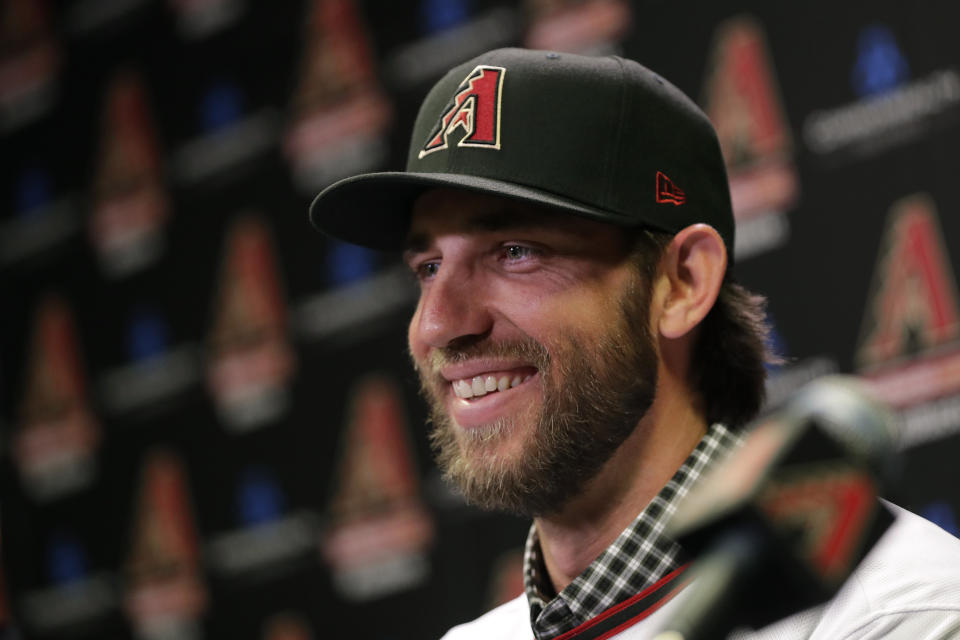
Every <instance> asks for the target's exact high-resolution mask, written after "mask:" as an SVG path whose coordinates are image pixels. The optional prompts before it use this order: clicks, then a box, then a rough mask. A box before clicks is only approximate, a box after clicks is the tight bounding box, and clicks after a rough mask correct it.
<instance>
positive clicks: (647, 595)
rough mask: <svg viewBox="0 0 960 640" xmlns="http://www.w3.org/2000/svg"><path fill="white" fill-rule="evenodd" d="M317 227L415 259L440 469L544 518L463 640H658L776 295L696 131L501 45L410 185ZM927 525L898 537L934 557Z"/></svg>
mask: <svg viewBox="0 0 960 640" xmlns="http://www.w3.org/2000/svg"><path fill="white" fill-rule="evenodd" d="M311 219H312V221H313V223H314V225H315V226H317V227H318V228H319V229H321V230H323V231H325V232H326V233H329V234H331V235H333V236H335V237H338V238H341V239H344V240H347V241H350V242H354V243H357V244H361V245H364V246H368V247H373V248H379V249H392V250H403V251H404V258H405V260H406V262H407V264H408V265H409V266H410V268H411V270H412V271H413V273H414V274H415V275H416V277H417V279H418V281H419V283H420V299H419V304H418V306H417V309H416V312H415V314H414V316H413V318H412V320H411V323H410V329H409V346H410V353H411V356H412V359H413V362H414V365H415V367H416V369H417V371H418V373H419V375H420V378H421V382H422V386H423V389H424V394H425V396H426V398H427V399H428V401H429V403H430V405H431V415H432V423H433V431H432V434H431V438H432V441H433V443H434V445H435V448H436V450H437V454H438V461H439V464H440V466H441V468H442V469H443V471H444V474H445V475H446V477H447V478H448V479H450V480H451V481H452V482H454V483H455V484H456V485H457V486H458V487H459V489H460V490H461V492H462V493H463V495H464V496H465V497H466V499H467V500H468V501H469V502H471V503H473V504H476V505H479V506H481V507H484V508H489V509H501V510H507V511H510V512H513V513H518V514H523V515H527V516H530V517H532V518H533V521H534V524H533V526H532V527H531V530H530V534H529V536H528V539H527V546H526V553H525V558H524V565H525V566H524V572H525V573H524V581H525V593H524V595H523V596H522V597H520V598H517V599H516V600H514V601H512V602H510V603H508V604H506V605H504V606H502V607H500V608H498V609H495V610H494V611H492V612H490V613H488V614H487V615H485V616H483V617H481V618H480V619H478V620H477V621H474V622H473V623H469V624H466V625H461V626H459V627H456V628H454V629H453V630H451V632H450V633H449V634H448V637H449V638H450V640H468V639H474V638H476V639H484V640H487V639H500V638H507V639H516V640H520V639H523V640H529V639H531V638H536V639H537V640H547V639H551V638H559V637H563V638H564V639H567V638H574V637H576V638H580V639H581V640H587V639H588V638H601V637H602V638H609V637H614V636H616V637H622V638H628V637H629V638H641V637H650V634H651V629H653V628H654V624H653V623H655V622H656V619H657V616H658V615H659V614H658V611H660V610H662V607H663V605H664V604H666V603H667V602H668V601H669V600H670V599H671V598H672V597H673V596H674V595H675V594H676V593H677V592H678V591H679V589H678V586H679V584H680V583H681V581H682V577H683V571H684V566H683V565H682V562H683V560H682V558H681V551H680V549H679V548H678V546H677V545H676V544H675V543H673V542H672V541H671V540H669V539H668V538H667V537H666V536H665V535H664V533H663V530H664V526H665V523H666V520H667V518H668V517H669V516H670V515H671V514H672V513H673V512H674V511H675V510H676V506H677V502H678V501H679V499H680V498H681V497H682V496H683V495H684V494H686V493H687V492H688V491H689V489H690V487H691V486H692V485H693V484H694V483H695V482H696V481H697V480H698V478H700V477H701V476H702V474H703V472H704V471H705V470H706V469H707V468H708V467H710V466H713V465H715V464H716V463H717V462H718V461H719V460H720V459H721V458H722V457H724V456H725V455H726V454H727V453H728V452H729V451H731V450H732V449H733V448H735V447H736V446H737V444H738V442H739V440H740V437H739V435H738V429H739V427H741V426H742V425H743V424H744V423H746V422H747V421H748V420H750V418H751V417H752V416H753V415H754V414H755V413H756V412H757V410H758V409H759V407H760V405H761V404H762V400H763V388H764V362H765V360H766V358H767V353H766V349H765V338H766V325H765V323H764V320H763V318H764V314H763V308H762V306H763V305H762V299H761V298H760V297H758V296H755V295H753V294H750V293H749V292H748V291H746V290H745V289H743V288H742V287H740V286H739V285H737V284H736V283H735V282H734V281H733V279H732V277H731V262H732V248H733V234H734V222H733V214H732V211H731V207H730V196H729V190H728V186H727V178H726V174H725V170H724V166H723V159H722V156H721V153H720V149H719V146H718V143H717V139H716V135H715V133H714V131H713V128H712V127H711V125H710V123H709V121H708V120H707V118H706V116H705V115H704V114H703V113H702V112H701V111H700V110H699V109H698V108H697V107H696V106H695V105H694V104H693V103H692V102H691V101H690V100H689V99H688V98H687V97H686V96H684V95H683V94H682V93H681V92H680V91H679V90H677V89H676V88H674V87H673V86H672V85H670V84H669V83H667V82H666V81H664V80H663V79H662V78H660V77H659V76H658V75H656V74H655V73H653V72H651V71H649V70H648V69H646V68H644V67H642V66H641V65H639V64H637V63H636V62H633V61H630V60H624V59H621V58H616V57H607V58H588V57H580V56H573V55H567V54H557V53H548V52H541V51H524V50H519V49H502V50H497V51H492V52H489V53H487V54H484V55H482V56H480V57H478V58H477V59H475V60H472V61H470V62H468V63H465V64H464V65H462V66H460V67H457V68H455V69H453V70H452V71H451V72H450V73H448V74H447V75H446V76H445V77H444V78H443V79H441V80H440V81H439V82H438V83H437V84H436V85H435V86H434V88H433V89H432V90H431V92H430V93H429V95H428V96H427V98H426V99H425V101H424V103H423V106H422V107H421V110H420V112H419V115H418V117H417V121H416V124H415V126H414V131H413V137H412V141H411V147H410V152H409V155H408V161H407V170H406V171H404V172H395V173H377V174H367V175H362V176H356V177H353V178H348V179H346V180H343V181H340V182H338V183H336V184H334V185H332V186H331V187H329V188H328V189H326V190H325V191H324V192H323V193H321V194H320V195H319V196H318V197H317V199H316V200H315V202H314V204H313V206H312V208H311ZM915 520H919V519H916V518H913V519H912V520H910V521H909V524H910V526H915V527H916V528H918V529H916V530H911V531H910V532H909V533H905V534H901V538H903V537H904V536H906V538H909V537H910V536H915V535H920V536H926V537H928V538H931V540H932V541H931V542H930V546H929V547H928V549H929V550H935V549H942V548H943V547H944V544H945V543H944V541H943V539H941V538H939V537H938V536H939V535H940V534H942V532H940V534H936V533H933V534H931V533H930V532H929V531H927V530H926V529H924V528H923V527H924V526H929V525H923V524H916V523H915V522H914V521H915ZM903 526H907V525H901V528H903ZM921 529H922V531H921V532H920V533H918V531H920V530H921ZM924 532H926V533H924ZM943 537H945V538H949V537H948V536H946V534H943ZM945 553H946V554H947V555H949V554H950V553H953V554H954V556H956V558H957V560H958V563H960V553H958V552H957V551H956V549H953V550H952V551H947V552H945ZM940 557H941V559H942V557H943V556H942V555H941V556H940ZM957 566H960V564H958V565H957ZM874 582H876V580H874ZM866 591H867V592H869V593H870V594H871V598H870V600H871V603H872V605H875V604H876V603H878V602H885V601H884V599H883V597H880V596H877V597H873V596H874V594H873V592H871V591H870V589H869V588H868V589H866ZM872 605H871V606H872ZM932 610H933V612H934V613H932V614H930V615H931V616H935V615H939V614H940V613H942V611H943V609H942V608H937V607H933V609H932ZM952 611H954V612H956V607H955V608H954V609H952ZM625 612H626V613H625ZM626 614H629V615H626ZM869 614H870V609H869V607H868V606H866V605H864V607H860V608H855V610H850V611H844V612H843V613H842V614H841V615H839V616H834V618H836V619H837V620H840V622H838V623H837V624H841V623H842V624H848V623H849V624H850V625H853V627H856V625H858V624H860V625H861V626H863V625H862V624H861V622H862V621H861V620H860V619H858V618H856V616H861V617H864V618H865V617H866V616H868V615H869ZM954 615H955V613H954ZM931 619H932V618H931ZM613 620H617V621H618V622H617V624H616V625H614V624H613V622H612V621H613ZM924 620H925V621H929V619H927V618H924ZM818 621H819V617H816V616H815V617H813V618H809V619H804V622H803V623H802V624H801V625H799V626H798V625H794V627H793V628H792V629H793V631H792V634H793V635H791V633H787V634H786V635H783V636H779V635H774V636H771V637H801V636H798V635H797V630H798V629H804V630H805V631H804V633H805V635H803V636H802V637H807V636H811V633H812V632H813V630H814V628H816V627H817V625H818V624H819V622H818ZM804 625H805V626H804ZM838 628H844V627H842V626H841V627H830V626H829V625H827V626H825V627H822V629H825V631H822V633H823V635H820V636H812V637H822V638H837V637H845V636H841V635H832V634H834V633H836V630H837V629H838ZM931 637H934V636H931ZM936 637H940V636H936ZM944 637H946V636H944Z"/></svg>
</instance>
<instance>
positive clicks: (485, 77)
mask: <svg viewBox="0 0 960 640" xmlns="http://www.w3.org/2000/svg"><path fill="white" fill-rule="evenodd" d="M506 73H507V70H506V69H504V68H503V67H491V66H487V65H477V66H476V67H475V68H474V69H473V71H471V72H470V73H469V74H467V77H466V78H464V79H463V82H461V83H460V86H459V87H457V91H456V93H455V94H454V95H453V99H452V100H451V101H450V103H449V104H448V105H447V107H446V109H444V110H443V114H441V116H440V120H439V122H437V124H436V126H435V127H434V128H433V130H432V131H431V132H430V135H429V137H428V138H427V143H426V144H425V145H424V146H423V149H421V150H420V155H419V156H418V157H419V158H423V157H424V156H426V155H427V154H430V153H433V152H434V151H439V150H441V149H446V148H447V139H448V138H449V136H450V134H451V133H453V130H454V129H456V128H457V127H462V128H463V130H464V132H465V133H466V135H465V136H464V137H463V138H462V139H461V140H460V142H458V143H457V146H458V147H482V148H487V149H499V148H500V98H501V93H502V88H503V76H504V75H506Z"/></svg>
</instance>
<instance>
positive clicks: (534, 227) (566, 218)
mask: <svg viewBox="0 0 960 640" xmlns="http://www.w3.org/2000/svg"><path fill="white" fill-rule="evenodd" d="M513 230H515V231H539V232H551V233H557V234H571V235H576V236H578V237H582V238H583V239H584V240H588V239H591V238H596V239H599V240H602V241H604V242H608V243H616V244H619V243H621V242H623V239H624V237H625V236H626V234H625V233H624V230H623V229H622V228H620V227H617V226H614V225H611V224H606V223H603V222H596V221H594V220H588V219H586V218H581V217H579V216H575V215H571V214H568V213H565V212H562V211H558V210H556V209H550V208H549V207H543V206H540V205H534V204H530V203H526V202H522V201H518V200H513V199H510V198H504V197H501V196H496V195H490V194H485V193H474V192H470V191H463V190H456V189H431V190H430V191H427V192H425V193H424V194H423V195H421V196H420V197H419V198H417V200H416V201H415V203H414V205H413V209H412V214H411V221H410V231H409V233H408V234H407V241H406V247H407V249H408V250H416V249H418V248H421V247H423V246H425V245H428V244H429V243H430V241H431V240H432V239H433V238H436V237H437V236H440V235H444V234H451V233H457V234H461V233H476V234H481V233H484V232H497V231H513Z"/></svg>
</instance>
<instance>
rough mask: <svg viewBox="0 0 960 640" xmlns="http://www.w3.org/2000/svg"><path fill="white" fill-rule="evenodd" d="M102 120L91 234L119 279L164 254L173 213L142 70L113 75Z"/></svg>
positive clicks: (106, 264)
mask: <svg viewBox="0 0 960 640" xmlns="http://www.w3.org/2000/svg"><path fill="white" fill-rule="evenodd" d="M102 122H103V124H102V132H101V138H100V139H101V142H100V155H99V158H97V172H96V176H95V178H94V183H93V201H94V202H93V213H92V215H91V217H90V235H91V240H92V242H93V245H94V247H95V248H96V249H97V253H98V254H99V257H100V262H101V264H102V266H103V268H104V270H105V271H106V272H107V274H108V275H110V276H113V277H119V276H125V275H128V274H130V273H131V272H133V271H136V270H138V269H141V268H143V267H145V266H147V265H148V264H150V263H152V262H154V261H155V260H156V259H157V258H158V257H159V256H160V253H161V252H162V250H163V245H164V241H163V235H162V225H163V224H164V222H165V221H166V219H167V218H168V217H169V215H170V203H169V200H168V196H167V192H166V188H165V185H164V177H163V166H162V165H163V162H162V159H161V155H162V154H161V152H160V148H159V142H158V140H159V136H158V134H157V131H156V128H155V126H154V123H153V119H152V117H151V113H150V107H149V102H148V100H147V90H146V87H145V85H144V83H143V80H142V78H141V77H140V75H139V74H137V73H134V72H132V71H121V72H119V73H117V74H116V75H115V76H114V77H113V80H112V82H111V84H110V87H109V88H108V90H107V94H106V99H105V102H104V108H103V114H102Z"/></svg>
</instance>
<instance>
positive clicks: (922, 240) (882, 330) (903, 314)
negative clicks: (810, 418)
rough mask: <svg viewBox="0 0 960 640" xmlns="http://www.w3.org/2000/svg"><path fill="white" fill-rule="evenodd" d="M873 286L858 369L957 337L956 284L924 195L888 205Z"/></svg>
mask: <svg viewBox="0 0 960 640" xmlns="http://www.w3.org/2000/svg"><path fill="white" fill-rule="evenodd" d="M873 288H874V291H873V294H872V296H871V298H870V305H869V307H868V309H867V315H866V318H865V321H864V328H863V331H862V337H861V340H860V348H859V350H858V351H857V362H858V364H859V365H860V367H861V368H862V369H870V368H875V367H877V366H878V365H881V364H883V363H887V362H890V361H892V360H895V359H898V358H902V357H908V356H910V355H912V354H916V353H918V352H922V351H927V350H929V349H931V348H934V347H939V346H941V345H943V344H946V343H948V342H952V341H954V340H957V339H958V338H960V310H958V306H957V285H956V282H955V281H954V279H953V272H952V270H951V268H950V262H949V259H948V258H947V254H946V250H945V249H944V244H943V237H942V233H941V231H940V229H939V224H938V222H937V215H936V208H935V205H934V203H933V201H932V200H931V199H930V198H929V197H928V196H926V195H912V196H909V197H906V198H904V199H902V200H900V201H898V202H896V203H895V204H894V205H893V207H892V208H891V210H890V217H889V219H888V222H887V229H886V232H885V234H884V241H883V247H882V249H881V254H880V258H879V261H878V264H877V270H876V274H875V276H874V287H873Z"/></svg>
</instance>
